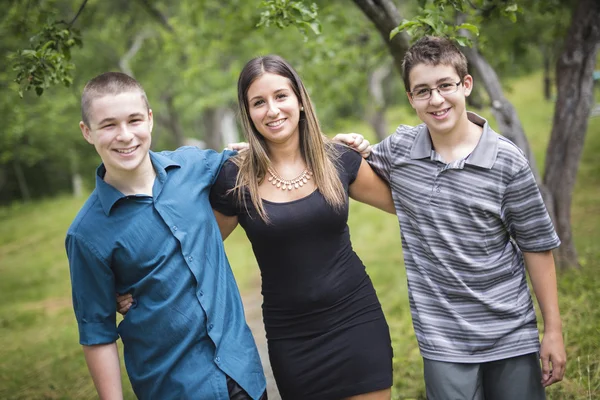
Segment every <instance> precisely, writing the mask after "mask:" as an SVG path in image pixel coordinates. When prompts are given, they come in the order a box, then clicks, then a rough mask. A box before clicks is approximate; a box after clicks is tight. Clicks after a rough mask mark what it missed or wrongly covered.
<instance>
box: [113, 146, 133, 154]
mask: <svg viewBox="0 0 600 400" xmlns="http://www.w3.org/2000/svg"><path fill="white" fill-rule="evenodd" d="M135 149H136V148H135V147H133V148H131V149H117V152H118V153H121V154H130V153H133V151H134V150H135Z"/></svg>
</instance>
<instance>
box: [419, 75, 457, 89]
mask: <svg viewBox="0 0 600 400" xmlns="http://www.w3.org/2000/svg"><path fill="white" fill-rule="evenodd" d="M446 81H452V82H454V79H453V78H452V77H449V76H447V77H445V78H440V79H438V80H437V81H435V85H436V86H437V85H439V84H440V83H443V82H446ZM421 87H426V88H429V86H427V85H426V84H424V83H420V84H418V85H416V86H415V87H414V88H413V90H415V89H418V88H421Z"/></svg>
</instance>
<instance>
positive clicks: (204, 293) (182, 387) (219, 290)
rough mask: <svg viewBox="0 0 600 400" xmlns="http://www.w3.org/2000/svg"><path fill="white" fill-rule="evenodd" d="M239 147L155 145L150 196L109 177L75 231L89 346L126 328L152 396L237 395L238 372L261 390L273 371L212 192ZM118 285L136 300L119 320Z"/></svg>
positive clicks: (137, 379) (245, 383)
mask: <svg viewBox="0 0 600 400" xmlns="http://www.w3.org/2000/svg"><path fill="white" fill-rule="evenodd" d="M230 154H231V153H228V152H224V153H221V154H219V153H216V152H214V151H211V150H200V149H197V148H193V147H184V148H181V149H178V150H176V151H173V152H161V153H153V152H150V157H151V160H152V165H153V166H154V169H155V171H156V175H157V176H156V179H155V182H154V186H153V188H152V197H150V196H143V195H138V196H125V195H123V194H122V193H121V192H120V191H118V190H117V189H115V188H114V187H112V186H111V185H109V184H107V183H106V182H104V180H103V179H102V178H103V176H104V173H105V169H104V167H103V166H102V165H101V166H100V167H99V168H98V171H97V176H96V189H95V190H94V192H93V193H92V194H91V196H90V198H89V199H88V200H87V202H86V203H85V205H84V206H83V208H82V209H81V211H80V212H79V214H78V215H77V217H76V218H75V220H74V221H73V223H72V225H71V227H70V228H69V230H68V232H67V238H66V248H67V255H68V257H69V263H70V268H71V281H72V289H73V306H74V309H75V316H76V318H77V323H78V325H79V335H80V343H81V344H82V345H87V346H90V345H96V344H107V343H112V342H114V341H116V340H117V338H118V337H119V336H120V337H121V339H122V340H123V344H124V355H125V365H126V367H127V372H128V374H129V379H130V380H131V384H132V386H133V389H134V391H135V393H136V395H137V396H138V397H139V398H142V399H161V400H163V399H229V395H228V392H227V384H226V376H225V374H227V375H229V376H230V377H231V378H232V379H233V380H235V381H236V382H237V383H238V384H239V385H240V386H241V387H242V388H243V389H244V390H246V391H247V392H248V393H249V394H250V395H251V396H252V398H255V399H256V398H259V397H260V396H261V395H262V393H263V392H264V390H265V386H266V384H265V377H264V374H263V370H262V367H261V363H260V358H259V355H258V351H257V349H256V345H255V343H254V339H253V337H252V334H251V332H250V329H249V328H248V326H247V324H246V321H245V319H244V310H243V305H242V301H241V298H240V294H239V291H238V288H237V285H236V283H235V280H234V277H233V273H232V271H231V268H230V266H229V262H228V261H227V257H226V256H225V251H224V248H223V242H222V240H221V234H220V232H219V227H218V225H217V223H216V220H215V218H214V215H213V213H212V210H211V207H210V203H209V199H208V195H209V189H210V186H211V185H212V184H213V182H214V180H215V179H216V176H217V173H218V171H219V169H220V167H221V165H222V164H223V162H224V161H225V160H226V159H227V158H228V157H229V155H230ZM115 293H132V294H133V297H134V298H135V303H134V305H133V306H132V307H131V309H130V310H129V312H128V313H127V316H126V317H125V319H124V320H123V321H122V322H121V323H120V324H119V326H118V328H117V327H116V303H115Z"/></svg>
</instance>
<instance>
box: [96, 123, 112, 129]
mask: <svg viewBox="0 0 600 400" xmlns="http://www.w3.org/2000/svg"><path fill="white" fill-rule="evenodd" d="M114 126H115V124H106V125H103V126H102V127H101V128H100V129H108V128H113V127H114Z"/></svg>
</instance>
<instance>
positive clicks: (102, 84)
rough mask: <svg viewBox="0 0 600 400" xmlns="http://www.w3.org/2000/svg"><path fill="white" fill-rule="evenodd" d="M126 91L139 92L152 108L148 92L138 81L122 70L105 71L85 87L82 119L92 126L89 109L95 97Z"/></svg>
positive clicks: (145, 102) (82, 96)
mask: <svg viewBox="0 0 600 400" xmlns="http://www.w3.org/2000/svg"><path fill="white" fill-rule="evenodd" d="M124 92H139V93H140V95H141V96H142V100H144V104H146V108H147V109H148V110H150V104H149V103H148V97H147V96H146V92H145V91H144V88H142V85H140V83H139V82H138V81H136V80H135V79H133V78H132V77H130V76H129V75H127V74H124V73H122V72H105V73H103V74H100V75H98V76H97V77H95V78H94V79H92V80H90V81H89V82H88V83H87V84H86V85H85V87H84V88H83V93H82V94H81V119H82V120H83V123H84V124H85V125H87V126H88V127H89V126H90V115H89V110H90V107H91V105H92V101H93V100H94V99H97V98H99V97H102V96H106V95H117V94H121V93H124Z"/></svg>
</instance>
